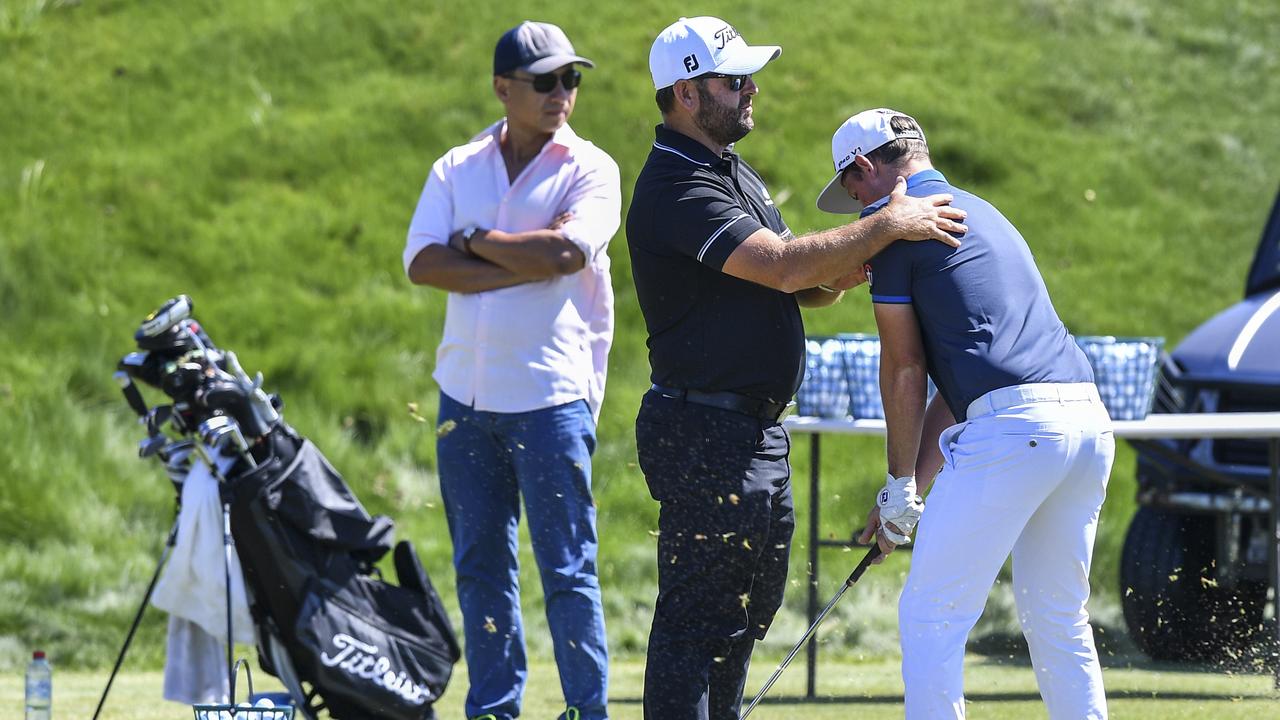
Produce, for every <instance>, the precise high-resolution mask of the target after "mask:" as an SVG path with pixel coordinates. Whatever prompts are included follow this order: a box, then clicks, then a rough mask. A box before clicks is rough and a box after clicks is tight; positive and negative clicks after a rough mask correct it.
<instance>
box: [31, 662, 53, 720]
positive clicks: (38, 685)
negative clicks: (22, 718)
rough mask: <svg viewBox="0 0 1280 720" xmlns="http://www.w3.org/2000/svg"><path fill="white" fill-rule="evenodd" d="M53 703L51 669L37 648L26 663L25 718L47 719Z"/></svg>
mask: <svg viewBox="0 0 1280 720" xmlns="http://www.w3.org/2000/svg"><path fill="white" fill-rule="evenodd" d="M52 705H53V669H52V668H50V667H49V661H48V660H46V659H45V657H44V651H42V650H37V651H35V653H33V654H32V655H31V664H30V665H27V720H49V718H50V717H52V715H51V710H50V708H51V707H52Z"/></svg>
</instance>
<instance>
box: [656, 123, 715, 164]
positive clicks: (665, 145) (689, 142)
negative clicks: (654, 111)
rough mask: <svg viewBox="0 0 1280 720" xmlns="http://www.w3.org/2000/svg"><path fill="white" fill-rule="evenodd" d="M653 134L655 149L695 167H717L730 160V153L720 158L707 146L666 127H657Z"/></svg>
mask: <svg viewBox="0 0 1280 720" xmlns="http://www.w3.org/2000/svg"><path fill="white" fill-rule="evenodd" d="M653 133H654V140H653V147H654V149H656V150H660V151H662V152H666V153H671V154H672V155H676V156H678V157H681V158H684V159H685V160H687V161H689V162H691V163H693V164H695V165H701V166H703V167H715V166H717V165H719V164H720V163H722V162H725V161H726V160H728V159H729V158H728V157H727V156H728V155H729V153H728V152H726V157H719V156H717V155H716V154H715V153H713V152H711V151H710V150H709V149H707V146H706V145H703V144H702V143H700V142H698V141H697V140H694V139H693V138H691V137H689V136H688V135H685V134H684V133H682V132H679V131H677V130H672V129H671V128H669V127H667V126H666V125H658V126H656V127H655V128H654V130H653Z"/></svg>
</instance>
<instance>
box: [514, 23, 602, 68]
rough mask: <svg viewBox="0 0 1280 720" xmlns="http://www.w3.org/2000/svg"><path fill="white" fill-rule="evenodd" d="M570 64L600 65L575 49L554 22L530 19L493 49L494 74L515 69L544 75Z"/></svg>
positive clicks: (518, 26) (516, 27) (515, 28)
mask: <svg viewBox="0 0 1280 720" xmlns="http://www.w3.org/2000/svg"><path fill="white" fill-rule="evenodd" d="M569 63H580V64H582V65H586V66H587V67H595V66H596V64H595V63H593V62H591V61H590V60H588V59H586V58H584V57H582V56H581V55H578V54H577V53H576V52H574V50H573V43H571V42H569V38H568V36H566V35H565V34H564V31H563V30H561V29H560V28H558V27H556V26H555V25H552V24H551V23H543V22H533V21H532V20H526V21H524V22H522V23H520V24H519V25H517V26H515V27H513V28H511V29H510V30H508V31H506V32H505V33H503V34H502V37H501V38H499V39H498V46H497V47H495V48H494V49H493V74H494V75H506V74H507V73H509V72H511V71H512V70H524V71H525V72H530V73H533V74H534V75H541V74H542V73H546V72H551V71H552V70H555V69H556V68H558V67H563V66H565V65H568V64H569Z"/></svg>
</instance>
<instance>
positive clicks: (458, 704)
mask: <svg viewBox="0 0 1280 720" xmlns="http://www.w3.org/2000/svg"><path fill="white" fill-rule="evenodd" d="M779 659H780V658H774V657H769V658H760V659H759V660H758V661H757V662H756V663H755V667H754V668H753V670H752V674H751V678H750V680H749V681H748V686H747V687H748V699H749V698H750V697H752V696H753V695H754V693H755V691H756V690H757V689H758V688H759V687H760V686H761V685H762V684H763V683H764V680H765V679H766V678H767V677H768V675H769V673H771V672H772V671H773V668H774V667H775V665H774V663H776V662H777V660H779ZM766 660H767V661H768V662H767V663H766ZM459 670H463V669H462V668H459ZM822 670H823V672H822V673H821V674H820V675H819V684H818V691H819V692H818V695H819V698H818V701H817V702H814V703H802V702H800V701H799V699H800V698H802V697H803V696H804V673H803V668H800V667H797V668H795V669H793V670H789V671H788V674H787V675H784V676H783V677H782V679H781V680H779V681H778V684H777V685H775V686H774V688H773V690H771V691H770V693H769V695H768V696H767V697H768V699H767V700H766V701H765V702H764V703H762V704H761V705H760V706H759V707H758V708H756V709H755V710H754V711H753V712H752V713H751V718H752V719H753V720H755V719H756V718H758V719H759V720H790V719H791V718H806V720H846V719H847V718H849V717H850V716H851V715H857V716H860V717H895V716H896V717H901V715H902V682H901V680H899V677H898V669H897V665H896V664H894V663H892V662H887V661H866V662H857V663H852V662H843V663H832V664H829V665H826V666H824V667H823V668H822ZM1103 674H1104V677H1105V680H1106V682H1107V696H1108V707H1109V709H1110V711H1111V717H1113V718H1115V719H1116V720H1126V719H1128V720H1146V719H1147V718H1156V717H1158V718H1162V719H1164V720H1198V719H1199V718H1208V717H1215V716H1217V715H1221V714H1225V715H1228V716H1232V717H1239V716H1244V717H1257V718H1264V717H1271V713H1273V712H1274V708H1275V705H1276V702H1277V700H1280V695H1278V694H1277V693H1275V692H1274V691H1272V690H1271V689H1270V687H1271V685H1270V683H1271V680H1270V678H1268V677H1266V676H1262V675H1216V674H1215V675H1206V674H1203V673H1197V672H1188V671H1185V670H1177V669H1171V668H1152V667H1108V668H1105V669H1104V671H1103ZM105 676H106V673H97V674H86V673H83V672H79V673H74V674H67V675H65V676H55V678H54V682H55V683H56V685H55V687H56V691H55V698H56V700H55V703H56V705H55V707H54V710H55V712H57V714H58V715H59V716H64V717H77V718H80V717H90V716H92V715H93V710H94V708H96V707H97V705H98V698H99V696H100V695H101V693H102V684H103V683H104V682H105ZM643 676H644V669H643V667H642V665H641V664H640V663H638V662H634V661H632V662H627V663H622V664H620V665H617V666H615V667H614V669H613V673H612V674H611V677H610V681H611V686H610V692H611V696H612V698H613V702H612V703H611V705H610V709H609V712H610V717H612V718H615V720H639V718H640V717H641V716H642V715H641V708H640V695H641V680H642V678H643ZM259 681H260V682H263V683H264V685H263V686H261V689H265V690H270V689H275V687H274V686H271V685H266V684H265V681H262V680H261V679H260V680H259ZM117 682H118V683H119V684H118V685H117V686H116V687H115V688H114V689H113V690H112V695H111V698H109V699H108V702H107V706H106V708H105V709H104V710H103V713H102V718H103V720H173V719H177V718H189V717H190V716H191V715H190V712H191V711H190V710H188V709H186V708H184V707H183V706H182V705H178V704H176V703H167V702H163V701H158V700H155V699H154V698H158V697H159V695H160V686H161V675H160V673H158V672H150V673H131V674H129V675H128V676H126V677H124V678H122V679H121V680H118V681H117ZM242 682H243V676H242ZM966 683H967V684H966V687H967V689H968V691H969V692H968V700H969V703H968V709H969V717H970V718H972V719H973V720H1035V719H1038V718H1046V717H1048V715H1047V714H1046V713H1045V710H1044V705H1043V704H1042V703H1041V702H1040V696H1039V694H1038V693H1037V690H1036V686H1035V678H1034V677H1033V676H1032V673H1031V669H1030V668H1029V667H1026V666H1024V665H1021V664H1000V663H996V662H993V661H992V660H990V659H987V658H980V657H974V658H971V660H970V662H969V665H968V670H967V672H966ZM20 692H21V688H20V687H19V684H18V682H16V681H15V680H13V679H12V678H3V679H0V696H4V697H17V696H18V694H19V693H20ZM464 695H465V688H464V685H463V684H462V683H459V684H457V685H456V686H454V687H451V689H450V690H449V691H448V692H447V693H446V694H445V697H444V699H443V700H442V701H441V702H440V704H438V705H437V706H436V708H437V710H438V711H439V714H440V717H442V718H456V717H460V716H461V714H462V701H463V699H464ZM241 699H242V700H243V699H244V696H243V695H242V696H241ZM563 703H564V700H563V699H562V698H561V696H560V689H559V681H558V680H557V679H556V674H555V667H554V666H553V665H549V664H538V665H536V666H534V667H532V668H531V669H530V681H529V691H528V693H527V694H526V696H525V710H524V713H523V716H525V717H530V718H553V717H556V716H557V715H558V714H560V713H561V712H563V711H564V705H563Z"/></svg>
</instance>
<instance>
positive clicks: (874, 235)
mask: <svg viewBox="0 0 1280 720" xmlns="http://www.w3.org/2000/svg"><path fill="white" fill-rule="evenodd" d="M897 239H898V235H897V233H896V228H895V226H894V224H893V222H892V216H891V215H889V214H887V213H876V214H875V215H870V216H868V217H865V218H862V219H860V220H857V221H855V222H853V223H850V224H848V225H841V226H840V227H836V228H831V229H830V230H822V231H820V232H814V233H809V234H806V235H802V236H800V237H798V238H796V239H795V240H792V241H791V242H788V243H786V244H785V245H783V246H781V252H782V254H783V257H782V258H781V259H782V261H783V263H784V264H785V266H786V267H788V268H789V269H790V273H789V275H790V280H789V283H788V284H793V285H794V286H795V287H801V288H812V287H816V286H818V285H822V284H826V283H830V282H832V281H833V280H835V279H836V278H838V277H841V276H843V275H847V274H848V273H849V272H850V270H852V269H853V268H858V267H862V265H863V264H864V263H866V262H867V261H868V260H870V259H871V258H872V257H874V256H875V254H876V253H878V252H880V251H881V250H883V249H885V248H886V247H888V246H889V244H890V243H892V242H893V241H894V240H897Z"/></svg>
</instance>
